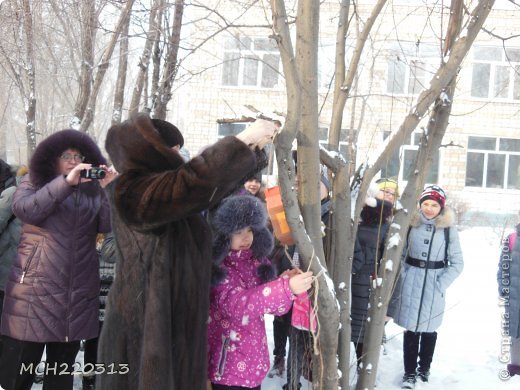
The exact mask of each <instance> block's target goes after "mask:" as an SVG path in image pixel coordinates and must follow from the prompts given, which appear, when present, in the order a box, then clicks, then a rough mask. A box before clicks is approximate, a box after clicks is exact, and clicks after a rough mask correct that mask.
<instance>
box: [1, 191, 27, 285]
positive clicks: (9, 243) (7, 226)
mask: <svg viewBox="0 0 520 390" xmlns="http://www.w3.org/2000/svg"><path fill="white" fill-rule="evenodd" d="M15 191H16V187H14V186H13V187H9V188H6V189H5V190H4V191H3V192H2V194H1V195H0V290H1V291H4V290H5V283H6V281H7V276H8V275H9V271H10V270H11V264H13V261H14V258H15V257H16V248H17V247H18V241H20V232H21V230H22V222H21V221H20V219H18V218H14V217H15V216H14V214H13V210H12V208H11V205H12V203H13V195H14V192H15Z"/></svg>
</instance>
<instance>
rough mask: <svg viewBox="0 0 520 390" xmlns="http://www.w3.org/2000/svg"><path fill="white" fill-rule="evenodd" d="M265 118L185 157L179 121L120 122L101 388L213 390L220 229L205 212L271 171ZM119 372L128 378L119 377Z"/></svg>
mask: <svg viewBox="0 0 520 390" xmlns="http://www.w3.org/2000/svg"><path fill="white" fill-rule="evenodd" d="M274 130H275V128H274V126H273V125H272V123H271V122H267V121H263V120H257V121H256V122H255V123H254V124H253V125H251V126H250V127H249V128H247V129H246V130H244V131H243V132H242V133H240V134H238V135H237V136H236V137H235V136H228V137H225V138H223V139H221V140H220V141H218V142H217V143H215V144H214V145H212V146H209V147H207V148H206V149H204V151H203V152H202V153H201V154H200V155H198V156H195V157H194V158H192V159H191V160H189V161H187V162H185V161H184V159H183V158H182V156H181V155H180V154H179V152H178V150H179V148H180V147H181V146H183V144H184V139H183V137H182V134H181V133H180V131H179V130H178V129H177V128H176V127H175V126H174V125H172V124H171V123H169V122H166V121H163V120H159V119H151V118H150V117H149V115H148V114H145V113H140V114H137V115H135V116H133V117H132V118H130V119H128V120H126V121H124V122H123V123H121V124H118V125H115V126H113V127H111V128H110V130H109V131H108V134H107V139H106V149H107V151H108V153H109V155H110V158H111V159H112V162H113V164H114V166H115V168H116V169H117V170H118V171H119V173H120V174H119V176H118V177H117V179H116V180H114V182H113V183H111V184H110V185H109V186H108V188H107V189H108V191H109V194H110V196H109V198H110V202H111V205H112V226H113V232H114V237H115V244H116V256H117V263H116V276H115V278H114V283H113V284H112V287H111V289H110V293H109V295H108V301H107V308H106V313H105V322H104V324H103V330H102V332H101V337H100V344H99V352H98V354H99V358H100V362H101V363H104V364H105V367H109V366H110V367H112V372H108V369H107V372H105V373H104V374H101V375H98V381H97V385H96V388H97V389H98V390H115V389H132V390H150V389H175V390H184V389H193V390H203V389H205V388H206V373H207V321H208V313H209V289H210V278H211V264H212V261H211V230H210V228H209V226H208V224H207V222H206V221H205V220H204V218H203V217H202V215H201V212H202V211H203V210H206V209H208V208H210V207H212V206H214V205H215V204H217V203H218V202H219V201H220V200H221V199H222V198H223V197H224V196H226V195H228V194H229V193H231V192H232V191H233V190H234V189H235V188H236V187H237V185H238V183H239V182H240V180H242V179H243V178H244V177H245V176H246V175H248V174H250V173H251V172H253V171H257V170H260V169H261V168H263V166H262V163H263V162H265V159H264V160H262V161H260V160H261V158H260V156H261V153H256V154H255V150H258V149H261V148H262V147H263V146H264V145H265V144H266V143H267V142H268V141H270V139H271V138H272V136H273V133H274ZM114 371H117V372H118V373H119V374H115V373H114Z"/></svg>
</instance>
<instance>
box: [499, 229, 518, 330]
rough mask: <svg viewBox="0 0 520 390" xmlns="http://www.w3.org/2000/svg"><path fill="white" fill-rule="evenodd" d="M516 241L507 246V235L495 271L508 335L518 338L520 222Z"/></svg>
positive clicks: (509, 237) (508, 238)
mask: <svg viewBox="0 0 520 390" xmlns="http://www.w3.org/2000/svg"><path fill="white" fill-rule="evenodd" d="M513 234H516V241H515V243H514V245H511V249H510V247H509V245H510V244H509V240H510V239H511V236H508V237H507V239H506V240H504V243H503V245H502V251H501V253H500V263H499V268H498V273H497V280H498V291H499V294H500V296H501V297H502V298H503V299H504V307H505V309H506V315H507V317H506V318H507V319H508V320H509V321H504V323H505V325H506V326H507V328H506V329H505V330H506V331H507V332H508V334H509V336H511V337H514V338H520V224H519V225H517V226H516V232H514V233H513Z"/></svg>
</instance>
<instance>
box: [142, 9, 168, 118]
mask: <svg viewBox="0 0 520 390" xmlns="http://www.w3.org/2000/svg"><path fill="white" fill-rule="evenodd" d="M164 13H165V10H164V8H163V7H160V8H159V9H158V11H157V20H159V21H160V26H161V32H160V33H159V34H157V36H156V37H155V38H156V40H155V42H154V43H153V52H152V64H153V69H152V75H151V77H150V78H149V79H147V81H146V83H145V84H146V86H145V96H143V100H144V101H145V107H144V110H143V111H146V112H148V113H150V112H152V110H153V108H154V106H155V101H156V100H157V96H158V94H159V82H160V79H161V58H162V54H163V51H164V45H163V43H162V41H163V39H164V40H165V41H166V38H162V36H163V35H166V34H167V31H166V32H163V25H164V24H165V23H166V19H167V18H166V17H165V16H164ZM165 30H166V29H165ZM148 83H149V84H150V96H149V97H148V95H147V93H146V91H148Z"/></svg>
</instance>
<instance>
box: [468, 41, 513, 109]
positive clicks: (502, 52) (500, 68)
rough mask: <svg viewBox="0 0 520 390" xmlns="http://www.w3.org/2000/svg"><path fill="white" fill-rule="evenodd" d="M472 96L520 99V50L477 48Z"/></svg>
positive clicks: (474, 60)
mask: <svg viewBox="0 0 520 390" xmlns="http://www.w3.org/2000/svg"><path fill="white" fill-rule="evenodd" d="M471 96H472V97H477V98H485V99H510V100H511V99H513V100H519V99H520V49H511V48H506V49H504V48H502V47H475V49H474V50H473V74H472V80H471Z"/></svg>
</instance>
